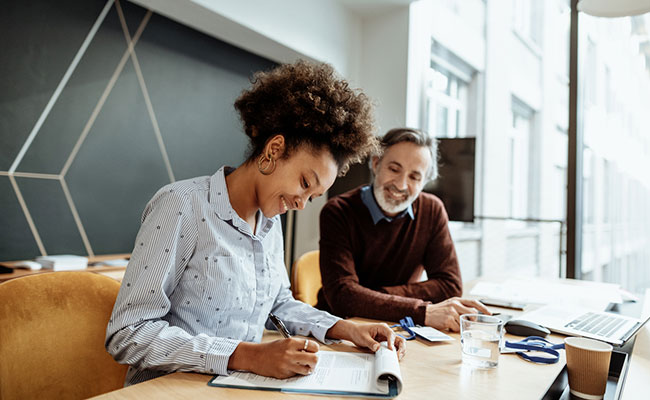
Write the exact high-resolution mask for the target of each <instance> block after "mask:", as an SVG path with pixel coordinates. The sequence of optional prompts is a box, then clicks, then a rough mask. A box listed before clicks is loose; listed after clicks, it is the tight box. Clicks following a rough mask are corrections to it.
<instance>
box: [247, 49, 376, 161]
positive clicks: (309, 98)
mask: <svg viewBox="0 0 650 400" xmlns="http://www.w3.org/2000/svg"><path fill="white" fill-rule="evenodd" d="M235 108H236V109H237V111H238V112H239V114H240V117H241V119H242V121H243V123H244V130H245V132H246V135H248V136H249V137H250V141H251V142H250V147H249V153H248V160H249V161H252V160H254V159H255V158H257V157H258V156H259V155H260V154H261V153H262V151H263V149H264V146H265V144H266V142H267V140H268V139H269V138H271V137H273V136H275V135H277V134H282V135H283V136H284V139H285V145H286V151H285V156H289V155H290V154H291V152H292V151H293V150H295V149H296V148H297V147H298V146H302V145H305V144H306V145H309V146H310V147H311V148H312V149H313V150H320V149H322V148H326V149H328V150H329V151H330V153H331V154H332V156H333V157H334V160H335V161H336V163H337V165H338V167H339V173H340V174H343V173H345V171H347V168H348V166H349V164H351V163H356V162H361V161H363V159H365V158H366V157H367V156H368V155H370V154H371V153H373V152H374V151H376V149H377V140H376V138H375V136H374V135H373V130H374V121H373V107H372V103H371V102H370V100H369V99H368V97H367V96H366V95H365V94H363V93H362V92H361V91H359V90H354V89H351V88H350V87H349V85H348V83H347V82H346V81H345V80H343V79H341V78H340V77H338V76H337V75H336V73H335V71H334V68H332V67H331V66H330V65H328V64H323V63H310V62H306V61H302V60H300V61H298V62H296V63H294V64H284V65H281V66H279V67H276V68H275V69H273V70H271V71H268V72H258V73H256V74H255V75H254V77H253V79H252V87H251V88H250V89H248V90H245V91H243V92H242V94H241V95H240V96H239V98H238V99H237V100H236V101H235Z"/></svg>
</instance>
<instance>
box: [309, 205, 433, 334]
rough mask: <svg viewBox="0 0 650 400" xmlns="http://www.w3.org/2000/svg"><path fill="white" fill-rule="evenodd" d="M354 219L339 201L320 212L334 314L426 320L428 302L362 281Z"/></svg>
mask: <svg viewBox="0 0 650 400" xmlns="http://www.w3.org/2000/svg"><path fill="white" fill-rule="evenodd" d="M350 221H351V218H350V216H349V215H347V213H346V212H345V210H344V209H343V208H342V207H341V206H339V204H337V203H336V202H328V203H327V204H326V205H325V207H324V208H323V210H322V211H321V214H320V271H321V278H322V281H323V295H324V297H325V300H326V301H327V305H328V306H329V309H330V310H331V311H332V313H333V314H335V315H338V316H340V317H343V318H349V317H364V318H373V319H378V320H383V321H398V320H399V319H401V318H404V317H405V316H411V317H413V319H414V320H415V321H416V323H419V324H422V323H424V316H425V311H426V306H427V304H428V302H426V301H423V300H420V299H414V298H408V297H403V296H396V295H392V294H386V293H381V292H379V291H377V290H372V289H370V288H367V287H364V286H363V285H361V284H360V283H359V277H358V276H357V272H356V269H355V261H354V258H355V257H354V249H353V241H352V238H353V237H354V235H355V230H354V227H353V225H352V224H351V223H350Z"/></svg>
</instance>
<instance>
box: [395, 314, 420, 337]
mask: <svg viewBox="0 0 650 400" xmlns="http://www.w3.org/2000/svg"><path fill="white" fill-rule="evenodd" d="M414 326H415V324H414V323H413V318H411V317H404V318H402V319H400V320H399V324H395V325H391V326H390V327H391V329H392V328H402V330H403V331H404V332H407V333H408V336H405V335H400V334H399V333H398V334H397V335H399V336H401V337H403V338H404V339H406V340H411V339H415V332H413V331H412V330H411V328H412V327H414Z"/></svg>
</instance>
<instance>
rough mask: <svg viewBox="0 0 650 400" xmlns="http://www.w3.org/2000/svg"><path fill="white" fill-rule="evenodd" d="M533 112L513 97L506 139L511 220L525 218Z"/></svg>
mask: <svg viewBox="0 0 650 400" xmlns="http://www.w3.org/2000/svg"><path fill="white" fill-rule="evenodd" d="M532 119H533V110H532V109H530V107H528V106H526V105H525V104H524V103H523V102H521V101H519V100H517V99H516V98H514V97H513V99H512V107H511V121H512V125H511V127H510V132H509V137H508V142H509V143H508V144H509V146H508V157H509V163H508V164H509V194H510V195H509V199H508V201H509V212H510V215H509V216H510V217H511V218H527V217H528V216H529V215H528V214H529V207H528V195H529V191H530V185H529V171H530V168H529V166H530V159H531V157H530V139H531V130H532V125H533V124H532Z"/></svg>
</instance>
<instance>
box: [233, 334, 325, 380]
mask: <svg viewBox="0 0 650 400" xmlns="http://www.w3.org/2000/svg"><path fill="white" fill-rule="evenodd" d="M305 343H307V346H305ZM318 349H319V346H318V343H316V342H315V341H313V340H309V339H302V338H289V339H280V340H274V341H272V342H267V343H249V342H241V343H239V346H237V348H236V349H235V351H234V352H233V353H232V355H231V356H230V360H229V361H228V369H237V370H242V371H251V372H254V373H256V374H258V375H262V376H270V377H273V378H279V379H283V378H289V377H292V376H294V375H309V374H310V373H311V372H312V371H313V370H314V368H316V364H317V363H318V356H317V355H316V352H317V351H318Z"/></svg>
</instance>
